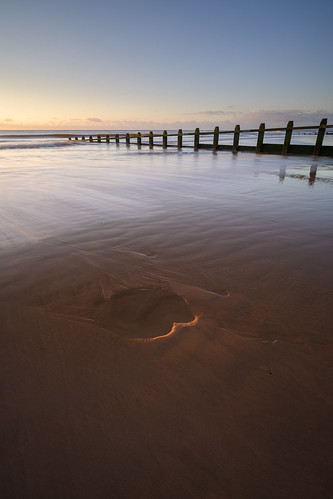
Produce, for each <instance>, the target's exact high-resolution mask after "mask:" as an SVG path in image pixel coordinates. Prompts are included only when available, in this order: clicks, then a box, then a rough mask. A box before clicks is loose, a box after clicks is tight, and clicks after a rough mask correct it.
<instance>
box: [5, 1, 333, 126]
mask: <svg viewBox="0 0 333 499" xmlns="http://www.w3.org/2000/svg"><path fill="white" fill-rule="evenodd" d="M332 18H333V2H332V0H322V1H321V2H316V1H314V0H313V1H308V0H302V1H301V0H280V1H279V2H276V1H270V0H265V1H262V0H257V1H255V2H251V0H246V1H245V0H237V1H235V0H229V1H226V0H205V1H199V0H169V1H164V2H162V1H152V0H135V1H134V0H117V1H114V0H99V1H98V2H94V1H87V0H80V1H78V0H58V1H57V0H52V1H51V0H0V47H1V50H0V71H1V73H0V75H1V78H0V129H2V130H8V129H11V130H15V129H16V130H18V129H22V130H23V129H132V130H137V129H142V130H146V129H161V128H168V129H175V128H179V127H182V128H190V129H191V128H193V127H196V126H199V127H201V128H203V129H211V128H212V127H213V126H215V125H220V127H221V128H228V129H229V128H231V127H232V128H233V127H234V125H235V124H240V125H241V126H242V127H253V126H256V127H257V126H258V125H259V124H260V123H261V122H265V123H266V126H285V124H286V122H287V121H288V120H294V123H295V125H316V124H317V123H318V122H319V121H320V119H321V118H323V117H326V118H328V122H329V124H333V63H332V61H333V30H332Z"/></svg>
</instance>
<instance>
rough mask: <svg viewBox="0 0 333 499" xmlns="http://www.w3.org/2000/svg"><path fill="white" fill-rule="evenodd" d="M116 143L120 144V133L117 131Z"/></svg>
mask: <svg viewBox="0 0 333 499" xmlns="http://www.w3.org/2000/svg"><path fill="white" fill-rule="evenodd" d="M115 138H116V144H119V133H116V137H115Z"/></svg>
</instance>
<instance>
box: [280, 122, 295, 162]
mask: <svg viewBox="0 0 333 499" xmlns="http://www.w3.org/2000/svg"><path fill="white" fill-rule="evenodd" d="M293 126H294V122H293V121H288V125H287V130H286V135H285V137H284V144H283V147H282V154H288V149H289V146H290V141H291V136H292V133H293Z"/></svg>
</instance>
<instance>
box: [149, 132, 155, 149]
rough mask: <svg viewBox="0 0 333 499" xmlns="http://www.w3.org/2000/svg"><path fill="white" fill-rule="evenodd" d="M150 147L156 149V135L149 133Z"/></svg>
mask: <svg viewBox="0 0 333 499" xmlns="http://www.w3.org/2000/svg"><path fill="white" fill-rule="evenodd" d="M148 136H149V147H150V148H151V149H152V148H153V147H154V134H153V132H149V134H148Z"/></svg>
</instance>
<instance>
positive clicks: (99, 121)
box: [87, 118, 103, 123]
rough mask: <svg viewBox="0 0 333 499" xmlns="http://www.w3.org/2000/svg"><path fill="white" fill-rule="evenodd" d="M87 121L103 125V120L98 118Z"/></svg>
mask: <svg viewBox="0 0 333 499" xmlns="http://www.w3.org/2000/svg"><path fill="white" fill-rule="evenodd" d="M87 121H93V122H95V123H103V120H101V119H99V118H87Z"/></svg>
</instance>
